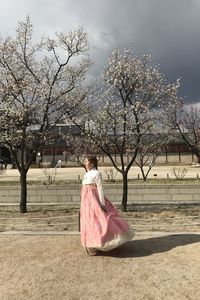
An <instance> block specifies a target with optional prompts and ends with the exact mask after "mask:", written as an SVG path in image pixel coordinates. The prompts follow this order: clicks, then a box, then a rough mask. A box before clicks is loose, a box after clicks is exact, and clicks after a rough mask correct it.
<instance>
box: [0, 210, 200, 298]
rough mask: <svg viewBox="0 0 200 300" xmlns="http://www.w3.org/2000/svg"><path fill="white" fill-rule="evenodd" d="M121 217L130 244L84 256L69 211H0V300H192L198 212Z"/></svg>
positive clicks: (199, 264) (199, 259) (197, 289)
mask: <svg viewBox="0 0 200 300" xmlns="http://www.w3.org/2000/svg"><path fill="white" fill-rule="evenodd" d="M122 216H123V217H124V218H126V219H127V220H128V221H129V223H130V224H131V225H132V226H133V227H134V228H135V230H136V235H135V238H134V239H133V241H131V242H128V243H127V244H125V245H123V246H121V247H120V248H118V249H115V250H113V251H110V252H108V253H100V252H99V253H97V255H95V256H88V255H87V254H86V252H85V251H84V249H83V248H82V247H81V245H80V236H79V233H78V231H77V230H78V222H77V221H78V211H77V210H61V211H59V210H56V211H42V212H41V211H35V212H31V213H28V214H25V215H21V214H19V213H17V212H0V219H1V220H0V222H1V227H0V230H1V234H0V245H1V247H0V299H1V300H15V299H16V300H27V299H30V300H36V299H37V300H43V299H44V300H47V299H48V300H57V299H58V300H65V299H66V300H90V299H91V300H94V299H97V300H107V299H109V300H115V299H116V300H127V299H130V300H140V299H143V300H185V299H191V300H197V299H198V300H199V299H200V284H199V283H200V281H199V270H200V234H199V233H200V218H199V217H200V209H199V208H198V207H190V208H183V209H178V210H176V209H174V210H164V211H161V210H151V211H148V212H147V211H144V210H138V211H135V212H127V213H122ZM20 232H21V234H20ZM16 233H17V234H16Z"/></svg>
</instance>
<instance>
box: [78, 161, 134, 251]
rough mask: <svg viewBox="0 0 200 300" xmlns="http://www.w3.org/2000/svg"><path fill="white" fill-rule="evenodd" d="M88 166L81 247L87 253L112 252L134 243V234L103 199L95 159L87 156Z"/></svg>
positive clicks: (81, 222)
mask: <svg viewBox="0 0 200 300" xmlns="http://www.w3.org/2000/svg"><path fill="white" fill-rule="evenodd" d="M85 167H86V170H87V172H86V174H85V176H84V177H83V180H82V191H81V209H80V231H81V244H82V246H83V247H84V248H85V249H86V251H87V253H88V254H96V252H97V251H98V250H100V251H110V250H112V249H114V248H117V247H118V246H120V245H122V244H123V243H125V242H127V241H130V240H132V239H133V237H134V231H133V229H132V228H131V227H130V226H129V224H128V223H127V222H126V221H125V220H123V219H122V218H121V217H120V216H119V213H118V212H117V210H116V208H115V207H114V206H113V205H112V203H111V202H110V201H109V200H108V199H107V198H106V197H104V192H103V187H102V178H101V173H100V172H99V170H98V160H97V158H96V156H87V157H86V158H85Z"/></svg>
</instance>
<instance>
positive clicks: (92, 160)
mask: <svg viewBox="0 0 200 300" xmlns="http://www.w3.org/2000/svg"><path fill="white" fill-rule="evenodd" d="M85 158H86V159H87V160H88V161H89V163H91V164H92V165H94V167H95V168H96V169H98V159H97V158H96V156H93V155H87V156H86V157H85Z"/></svg>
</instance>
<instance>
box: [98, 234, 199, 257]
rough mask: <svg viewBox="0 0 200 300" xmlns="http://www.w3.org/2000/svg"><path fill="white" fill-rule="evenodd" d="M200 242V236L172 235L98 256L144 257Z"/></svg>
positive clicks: (130, 244) (139, 241)
mask: <svg viewBox="0 0 200 300" xmlns="http://www.w3.org/2000/svg"><path fill="white" fill-rule="evenodd" d="M198 242H200V234H172V235H167V236H161V237H153V238H148V239H143V240H134V241H130V242H127V243H125V244H124V245H122V246H120V247H118V248H116V249H113V250H111V251H109V252H100V251H99V252H97V254H96V255H98V256H109V257H119V258H120V257H124V258H125V257H142V256H149V255H152V254H155V253H161V252H167V251H169V250H171V249H173V248H176V247H178V246H185V245H188V244H193V243H198Z"/></svg>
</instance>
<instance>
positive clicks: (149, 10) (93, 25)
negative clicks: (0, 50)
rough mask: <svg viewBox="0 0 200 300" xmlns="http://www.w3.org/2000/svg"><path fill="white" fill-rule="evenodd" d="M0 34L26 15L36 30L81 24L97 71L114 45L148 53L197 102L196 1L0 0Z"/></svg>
mask: <svg viewBox="0 0 200 300" xmlns="http://www.w3.org/2000/svg"><path fill="white" fill-rule="evenodd" d="M0 4H1V6H0V33H1V35H3V36H5V35H8V34H9V35H12V34H14V30H15V28H16V24H17V22H18V21H20V20H25V18H26V16H27V15H28V14H29V15H30V17H31V20H32V23H33V25H34V33H35V34H36V35H38V36H39V35H40V34H45V35H48V34H50V35H52V34H53V33H54V32H55V31H69V30H71V29H74V28H75V27H77V26H79V25H83V26H84V27H85V29H86V30H87V32H88V35H89V42H90V48H91V56H92V58H93V60H94V61H95V65H94V67H93V69H92V71H91V74H92V75H93V76H97V75H98V74H99V73H100V71H101V70H102V69H103V66H105V65H106V62H107V58H108V56H109V55H110V54H111V52H112V50H113V49H114V48H127V47H133V48H134V49H135V51H136V53H137V54H139V55H140V54H141V53H150V54H152V58H153V62H154V63H158V64H160V68H161V71H162V72H163V73H164V74H165V75H166V77H167V79H168V80H169V81H170V82H172V81H174V80H175V79H176V78H181V88H180V95H181V96H184V97H186V99H187V101H188V102H192V101H195V102H196V101H198V102H199V101H200V0H0Z"/></svg>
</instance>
